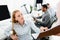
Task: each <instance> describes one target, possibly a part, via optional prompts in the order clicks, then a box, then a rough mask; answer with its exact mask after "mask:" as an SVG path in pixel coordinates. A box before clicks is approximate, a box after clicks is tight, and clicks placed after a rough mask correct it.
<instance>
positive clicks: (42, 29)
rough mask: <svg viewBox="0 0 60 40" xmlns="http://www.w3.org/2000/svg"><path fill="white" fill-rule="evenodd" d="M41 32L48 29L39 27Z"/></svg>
mask: <svg viewBox="0 0 60 40" xmlns="http://www.w3.org/2000/svg"><path fill="white" fill-rule="evenodd" d="M40 30H41V32H45V31H47V30H48V27H40Z"/></svg>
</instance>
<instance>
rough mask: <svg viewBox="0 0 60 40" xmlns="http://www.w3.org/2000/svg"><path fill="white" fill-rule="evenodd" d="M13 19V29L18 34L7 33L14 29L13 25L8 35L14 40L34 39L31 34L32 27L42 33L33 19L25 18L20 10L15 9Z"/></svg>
mask: <svg viewBox="0 0 60 40" xmlns="http://www.w3.org/2000/svg"><path fill="white" fill-rule="evenodd" d="M12 19H13V20H12V22H13V23H14V27H13V29H14V30H15V32H16V34H17V36H16V35H13V34H11V33H7V32H9V31H11V30H12V27H11V26H10V28H9V30H7V32H6V35H8V36H10V37H11V38H12V39H13V40H33V38H32V36H31V28H32V29H33V30H34V31H35V32H36V33H38V34H39V33H40V29H39V28H37V27H36V26H35V25H34V23H33V22H32V21H30V20H28V21H27V20H24V17H23V15H22V13H21V12H20V11H19V10H15V11H14V12H13V15H12Z"/></svg>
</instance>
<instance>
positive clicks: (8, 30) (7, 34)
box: [5, 26, 12, 37]
mask: <svg viewBox="0 0 60 40" xmlns="http://www.w3.org/2000/svg"><path fill="white" fill-rule="evenodd" d="M11 31H12V26H9V27H8V28H7V29H6V30H5V35H6V36H8V37H9V36H10V35H11Z"/></svg>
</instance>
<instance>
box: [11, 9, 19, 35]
mask: <svg viewBox="0 0 60 40" xmlns="http://www.w3.org/2000/svg"><path fill="white" fill-rule="evenodd" d="M17 12H19V10H15V11H13V15H12V31H13V35H15V34H16V32H15V30H14V23H16V22H17V21H16V20H15V14H16V13H17Z"/></svg>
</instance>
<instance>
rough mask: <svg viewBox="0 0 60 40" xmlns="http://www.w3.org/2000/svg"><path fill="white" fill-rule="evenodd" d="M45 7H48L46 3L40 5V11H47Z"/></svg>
mask: <svg viewBox="0 0 60 40" xmlns="http://www.w3.org/2000/svg"><path fill="white" fill-rule="evenodd" d="M47 8H48V7H47V5H46V4H44V5H42V11H43V12H46V11H47Z"/></svg>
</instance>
